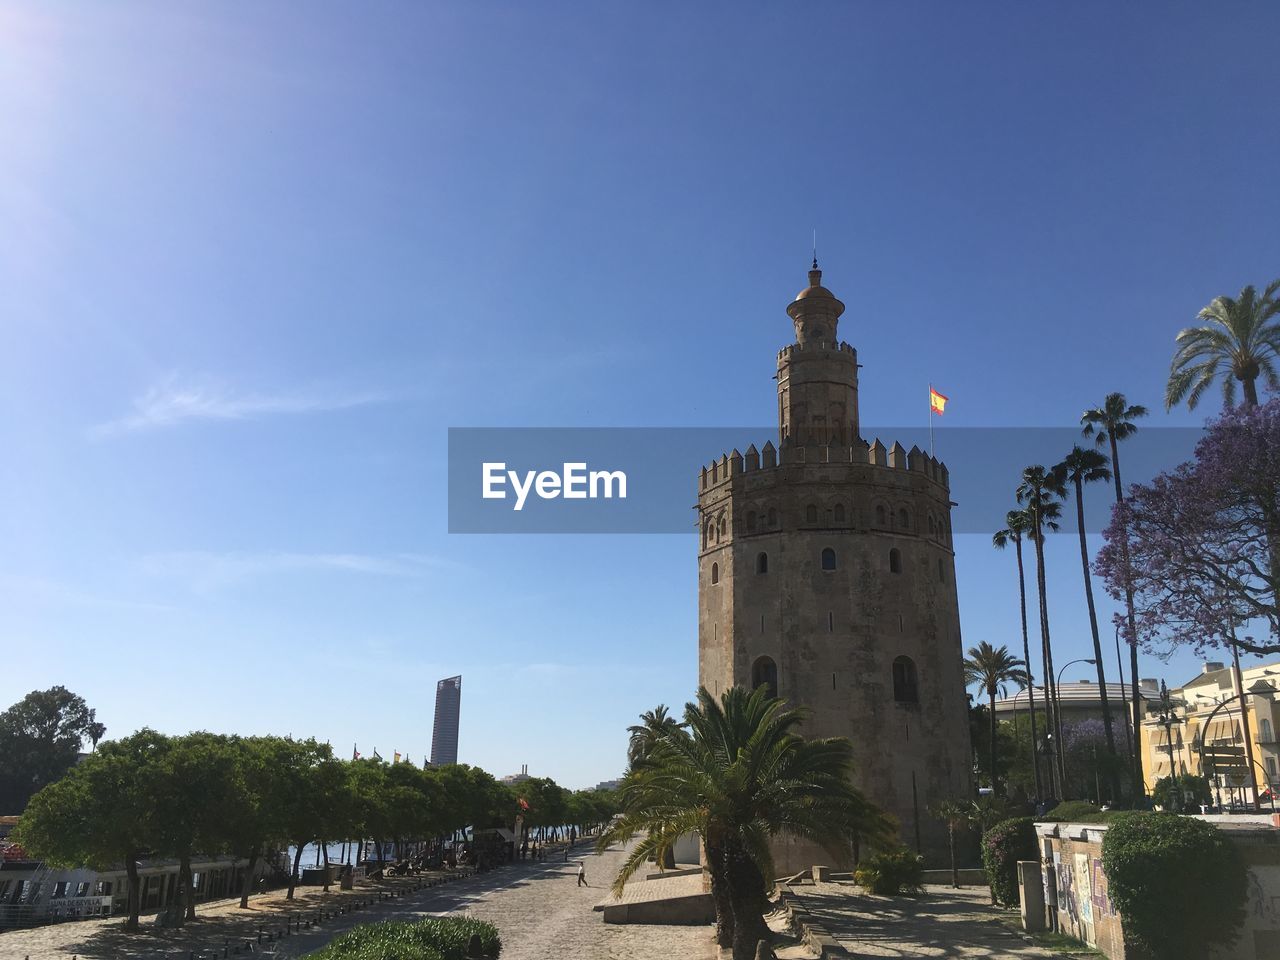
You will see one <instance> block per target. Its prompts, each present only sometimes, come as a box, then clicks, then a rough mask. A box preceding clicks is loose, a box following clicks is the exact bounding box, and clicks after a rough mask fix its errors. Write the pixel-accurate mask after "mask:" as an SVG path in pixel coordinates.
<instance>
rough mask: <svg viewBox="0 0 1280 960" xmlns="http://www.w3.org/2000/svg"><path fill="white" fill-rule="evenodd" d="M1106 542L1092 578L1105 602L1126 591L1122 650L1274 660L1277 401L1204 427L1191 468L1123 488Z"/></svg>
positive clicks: (1278, 549) (1279, 508) (1279, 470)
mask: <svg viewBox="0 0 1280 960" xmlns="http://www.w3.org/2000/svg"><path fill="white" fill-rule="evenodd" d="M1105 537H1106V544H1105V546H1104V547H1103V548H1102V551H1101V552H1100V553H1099V555H1098V559H1097V562H1096V569H1097V571H1098V573H1099V574H1100V575H1101V576H1102V577H1104V578H1105V579H1106V583H1107V592H1108V593H1110V594H1111V595H1112V596H1113V597H1115V598H1117V599H1120V598H1123V597H1124V596H1125V589H1126V586H1127V587H1129V588H1130V589H1131V590H1132V593H1133V597H1134V606H1135V628H1136V632H1137V636H1136V637H1132V636H1130V637H1129V639H1130V641H1131V642H1134V641H1137V642H1141V643H1143V645H1144V646H1148V647H1150V646H1151V645H1152V644H1154V643H1155V642H1157V641H1163V642H1166V643H1171V644H1175V645H1182V644H1186V645H1189V646H1192V647H1194V648H1195V649H1196V650H1197V652H1200V651H1202V650H1204V648H1206V647H1219V646H1227V645H1229V644H1235V645H1236V646H1238V647H1239V648H1240V649H1242V650H1248V651H1251V652H1253V653H1277V652H1280V613H1278V610H1277V587H1278V586H1280V398H1274V399H1272V400H1270V401H1269V402H1267V403H1265V404H1262V405H1260V406H1241V407H1237V408H1234V409H1231V410H1228V411H1226V412H1225V413H1223V414H1222V416H1220V417H1219V418H1217V419H1216V420H1211V421H1210V422H1209V423H1208V425H1207V427H1206V431H1205V435H1204V437H1202V438H1201V440H1200V442H1199V443H1198V444H1196V449H1195V456H1194V458H1193V459H1192V460H1191V461H1190V462H1188V463H1184V464H1181V465H1180V466H1178V467H1176V468H1175V469H1173V470H1171V471H1168V472H1167V473H1162V474H1160V475H1159V476H1157V477H1156V478H1155V479H1154V480H1152V482H1151V483H1149V484H1134V485H1133V486H1132V487H1131V488H1130V492H1129V496H1128V497H1127V498H1126V499H1125V501H1124V502H1123V503H1121V504H1117V506H1116V508H1115V510H1114V512H1113V513H1112V519H1111V523H1110V525H1109V526H1108V527H1107V529H1106V531H1105ZM1126 540H1127V546H1128V551H1127V552H1128V558H1129V563H1128V564H1126V563H1125V562H1124V554H1125V549H1124V547H1125V545H1126ZM1245 624H1250V625H1259V626H1261V628H1262V631H1259V632H1265V633H1266V636H1265V637H1261V638H1259V637H1256V636H1244V635H1241V634H1240V633H1239V632H1238V631H1239V630H1240V628H1242V627H1244V625H1245ZM1122 626H1123V627H1124V628H1125V634H1126V635H1128V633H1129V631H1128V629H1127V625H1124V624H1122ZM1255 629H1256V627H1255Z"/></svg>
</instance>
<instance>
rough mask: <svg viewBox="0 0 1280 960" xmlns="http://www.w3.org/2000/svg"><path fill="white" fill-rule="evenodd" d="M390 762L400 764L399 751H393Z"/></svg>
mask: <svg viewBox="0 0 1280 960" xmlns="http://www.w3.org/2000/svg"><path fill="white" fill-rule="evenodd" d="M391 762H392V763H399V762H400V751H399V750H397V751H395V752H394V753H393V754H392V760H391Z"/></svg>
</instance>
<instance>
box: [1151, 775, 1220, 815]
mask: <svg viewBox="0 0 1280 960" xmlns="http://www.w3.org/2000/svg"><path fill="white" fill-rule="evenodd" d="M1174 783H1175V781H1174V778H1173V777H1161V778H1160V779H1159V780H1157V781H1156V785H1155V788H1154V789H1153V790H1152V791H1151V799H1152V801H1153V802H1154V803H1156V804H1158V805H1159V806H1161V807H1163V808H1164V809H1165V810H1166V811H1168V812H1169V813H1178V812H1179V811H1180V810H1181V811H1187V812H1190V813H1199V812H1200V805H1201V804H1205V805H1206V806H1208V805H1209V804H1212V803H1213V790H1212V788H1210V786H1209V781H1208V780H1206V779H1205V778H1204V777H1197V776H1196V775H1195V774H1194V773H1184V774H1182V775H1180V776H1179V777H1178V778H1177V781H1176V783H1177V786H1178V789H1177V791H1176V792H1175V790H1174Z"/></svg>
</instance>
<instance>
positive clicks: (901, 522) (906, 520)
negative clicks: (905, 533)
mask: <svg viewBox="0 0 1280 960" xmlns="http://www.w3.org/2000/svg"><path fill="white" fill-rule="evenodd" d="M898 526H900V527H901V528H902V529H903V530H906V529H908V528H909V527H910V526H911V514H909V513H907V508H906V507H899V508H898Z"/></svg>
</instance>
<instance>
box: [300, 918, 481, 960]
mask: <svg viewBox="0 0 1280 960" xmlns="http://www.w3.org/2000/svg"><path fill="white" fill-rule="evenodd" d="M473 935H478V936H479V937H480V946H481V948H482V949H483V951H484V955H485V956H486V957H496V956H498V954H499V953H500V952H501V950H502V941H501V940H500V939H499V938H498V928H497V927H495V926H494V925H493V924H491V923H485V922H484V921H483V920H472V919H471V918H470V917H433V918H431V919H427V920H390V921H386V922H384V923H362V924H360V926H358V927H355V928H354V929H352V930H349V931H347V932H346V933H344V934H342V936H340V937H338V938H336V939H335V940H333V942H331V943H330V944H329V945H328V946H326V947H324V948H323V949H321V950H317V951H316V952H315V953H309V954H307V956H308V957H309V958H310V960H466V956H467V944H468V943H470V941H471V937H472V936H473Z"/></svg>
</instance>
